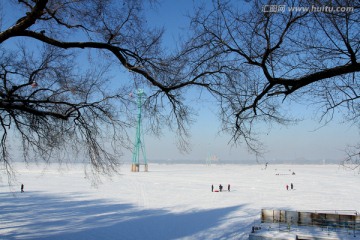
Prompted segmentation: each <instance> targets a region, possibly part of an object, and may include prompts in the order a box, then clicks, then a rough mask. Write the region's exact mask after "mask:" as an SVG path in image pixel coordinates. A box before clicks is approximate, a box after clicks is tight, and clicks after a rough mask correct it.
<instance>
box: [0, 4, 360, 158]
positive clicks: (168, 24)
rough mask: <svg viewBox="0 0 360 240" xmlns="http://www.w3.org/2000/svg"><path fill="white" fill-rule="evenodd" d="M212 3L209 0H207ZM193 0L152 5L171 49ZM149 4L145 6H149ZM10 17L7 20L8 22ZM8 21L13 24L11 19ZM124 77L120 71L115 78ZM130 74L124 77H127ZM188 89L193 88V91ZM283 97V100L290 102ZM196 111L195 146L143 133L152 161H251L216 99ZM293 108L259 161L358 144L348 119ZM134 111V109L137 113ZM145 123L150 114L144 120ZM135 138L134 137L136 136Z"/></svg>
mask: <svg viewBox="0 0 360 240" xmlns="http://www.w3.org/2000/svg"><path fill="white" fill-rule="evenodd" d="M207 3H209V4H210V0H209V1H207ZM234 3H235V4H238V5H239V6H241V5H244V4H246V2H245V1H243V0H234ZM194 4H199V1H195V0H160V1H159V4H158V5H156V6H155V7H154V8H148V10H146V14H147V17H148V24H149V25H150V26H158V27H161V26H163V27H164V28H165V38H164V44H166V46H167V47H168V48H171V47H172V46H174V45H176V42H177V41H178V39H179V38H180V36H182V35H185V34H186V33H187V30H186V29H187V27H188V22H189V20H188V19H187V17H186V15H187V13H191V11H192V10H193V9H194ZM145 8H147V7H145ZM7 23H8V22H5V23H3V24H4V25H7ZM9 24H10V25H11V24H13V23H12V22H9ZM119 77H120V78H122V77H123V76H117V78H119ZM125 78H126V76H125ZM189 94H190V93H189ZM286 103H287V102H285V103H284V104H286ZM193 108H194V109H195V110H197V112H198V116H197V117H196V118H195V120H196V122H195V123H194V124H193V125H192V127H191V138H190V139H189V141H190V143H191V146H192V150H191V151H190V152H189V153H186V154H184V153H181V152H180V151H179V150H178V149H177V146H176V140H175V133H171V132H168V131H165V132H164V135H163V136H162V137H161V138H155V137H153V136H149V135H146V136H145V145H146V152H147V157H148V159H149V163H151V161H152V160H178V159H181V160H204V161H205V159H206V157H207V156H208V155H216V156H217V157H218V158H219V159H220V160H231V161H235V160H237V161H239V163H241V162H247V161H248V160H253V161H254V162H255V159H256V157H255V156H254V155H251V154H249V153H248V151H247V149H246V146H245V145H244V144H240V145H238V146H234V145H233V144H232V143H229V141H230V139H231V136H229V135H226V134H224V133H220V132H219V130H220V122H219V121H218V117H217V116H216V111H217V109H216V108H215V107H214V106H213V104H209V103H206V102H197V103H196V105H194V106H193ZM291 109H292V111H293V113H294V115H296V116H297V117H299V118H303V119H304V121H302V122H300V123H299V124H297V125H295V126H288V127H283V126H274V127H273V128H272V129H271V131H270V132H269V133H268V134H264V135H263V136H260V140H262V141H263V142H264V144H265V146H266V149H267V151H266V153H265V154H264V156H263V158H262V159H259V160H260V161H261V162H265V161H269V162H271V161H275V160H280V161H298V162H299V161H302V160H304V159H306V160H314V161H316V162H319V161H323V160H326V159H331V160H339V161H340V160H342V159H343V158H344V155H345V154H344V151H343V150H344V149H345V148H346V146H347V145H351V144H355V143H356V142H357V141H358V138H359V129H358V128H356V127H355V126H351V125H349V124H340V122H341V119H338V120H336V119H335V120H334V121H333V122H331V123H330V124H328V125H326V126H324V127H322V128H320V129H318V130H316V129H317V128H318V127H319V126H320V124H319V123H318V122H317V121H316V119H315V118H314V117H315V114H316V112H315V111H316V109H311V108H309V109H307V107H304V106H300V105H292V106H291ZM134 114H136V111H135V112H134ZM143 121H144V122H146V119H144V120H143ZM258 127H260V128H261V127H264V126H258ZM134 137H135V136H134ZM131 154H132V153H131V152H126V153H125V156H124V159H123V161H125V162H131V156H132V155H131Z"/></svg>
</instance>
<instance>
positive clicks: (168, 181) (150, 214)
mask: <svg viewBox="0 0 360 240" xmlns="http://www.w3.org/2000/svg"><path fill="white" fill-rule="evenodd" d="M17 171H18V177H17V183H16V185H15V186H14V187H13V188H9V186H8V185H7V182H2V183H1V185H0V239H87V240H90V239H102V240H105V239H151V240H155V239H247V238H248V236H249V233H250V232H251V227H252V226H253V225H254V224H258V223H259V219H260V211H261V209H262V208H266V209H285V210H304V211H306V210H356V211H360V201H359V199H360V191H359V186H360V176H359V175H358V174H357V173H355V172H352V171H347V170H344V169H343V168H341V167H339V166H337V165H269V166H268V167H267V169H266V170H265V169H264V166H261V165H211V166H205V165H200V164H199V165H195V164H194V165H191V164H188V165H180V164H179V165H176V164H174V165H159V164H150V165H149V172H138V173H133V172H130V165H123V166H122V167H121V174H120V175H119V176H115V177H113V178H112V179H111V180H110V179H106V180H104V181H103V183H102V184H100V185H98V186H97V187H93V186H92V185H91V181H89V180H88V179H86V178H84V174H83V170H82V168H81V167H80V166H76V165H74V166H71V169H70V170H67V171H59V170H58V168H57V167H55V166H53V167H48V168H47V169H45V170H42V169H38V168H36V167H34V166H30V167H28V168H26V167H24V166H22V165H18V166H17ZM292 172H295V175H291V173H292ZM3 180H4V178H3ZM21 183H23V184H24V185H25V192H24V193H20V185H21ZM291 183H293V184H294V190H290V187H289V190H286V188H285V186H286V185H287V184H288V185H289V186H290V184H291ZM212 184H214V188H215V189H216V190H217V189H218V185H219V184H222V185H223V186H224V190H223V192H211V185H212ZM228 184H230V185H231V191H230V192H228V191H227V185H228ZM351 239H360V233H359V234H358V235H357V236H356V237H353V236H352V238H351Z"/></svg>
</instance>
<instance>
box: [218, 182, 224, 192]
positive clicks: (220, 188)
mask: <svg viewBox="0 0 360 240" xmlns="http://www.w3.org/2000/svg"><path fill="white" fill-rule="evenodd" d="M222 188H223V186H222V185H221V184H220V185H219V191H220V192H222Z"/></svg>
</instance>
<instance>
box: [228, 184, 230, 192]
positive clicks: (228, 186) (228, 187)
mask: <svg viewBox="0 0 360 240" xmlns="http://www.w3.org/2000/svg"><path fill="white" fill-rule="evenodd" d="M228 192H230V184H228Z"/></svg>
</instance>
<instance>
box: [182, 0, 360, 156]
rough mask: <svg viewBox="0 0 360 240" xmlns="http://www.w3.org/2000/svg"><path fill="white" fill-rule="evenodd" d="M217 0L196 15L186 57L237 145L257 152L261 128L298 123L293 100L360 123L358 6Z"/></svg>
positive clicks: (340, 0) (326, 116)
mask: <svg viewBox="0 0 360 240" xmlns="http://www.w3.org/2000/svg"><path fill="white" fill-rule="evenodd" d="M212 3H213V5H212V8H211V9H210V10H209V11H204V9H205V7H204V6H202V7H200V8H199V10H198V11H197V12H196V13H195V14H194V16H192V25H191V26H192V30H193V33H192V34H193V37H192V38H191V39H190V40H189V41H188V42H187V43H186V44H185V46H184V51H183V54H184V55H187V57H188V59H189V63H191V64H192V65H191V67H189V68H190V69H192V72H191V74H192V75H193V76H198V77H199V78H201V79H202V80H203V83H204V84H206V85H207V88H208V90H209V91H210V92H211V93H212V94H213V96H214V97H215V98H216V99H218V102H219V107H220V116H221V117H222V122H223V129H224V130H225V131H228V132H230V133H231V134H232V136H233V140H234V141H245V142H246V143H247V144H248V146H249V147H250V149H251V150H252V151H253V152H255V153H260V152H261V148H259V147H260V145H259V142H258V140H259V139H258V135H257V134H260V133H259V131H257V127H256V126H257V125H256V124H257V123H259V122H262V123H263V122H266V123H269V124H270V125H271V124H272V123H280V124H289V123H292V122H294V121H296V120H297V119H296V118H294V117H293V116H290V115H288V114H287V111H286V109H287V106H289V104H290V103H291V102H293V101H296V102H300V103H313V104H315V105H316V106H317V107H318V108H319V110H320V111H321V112H322V114H321V116H320V120H322V121H324V122H327V121H330V120H331V119H332V116H333V114H334V113H335V110H340V109H342V110H344V111H343V113H344V114H345V116H344V117H346V118H348V119H351V120H352V121H353V122H354V123H355V124H358V123H359V118H358V116H359V91H360V89H359V73H358V72H359V71H360V62H359V55H360V35H359V34H360V31H359V30H360V24H359V23H360V20H359V19H360V5H359V3H358V2H354V1H348V0H333V1H308V0H289V1H261V0H254V1H246V2H245V1H243V2H242V3H241V4H240V3H238V2H237V3H236V4H234V2H231V1H219V0H214V1H213V2H212ZM325 6H326V7H327V8H325ZM190 59H191V61H190Z"/></svg>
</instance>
